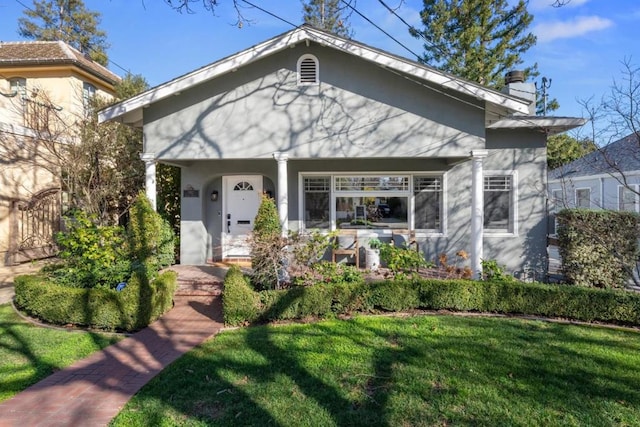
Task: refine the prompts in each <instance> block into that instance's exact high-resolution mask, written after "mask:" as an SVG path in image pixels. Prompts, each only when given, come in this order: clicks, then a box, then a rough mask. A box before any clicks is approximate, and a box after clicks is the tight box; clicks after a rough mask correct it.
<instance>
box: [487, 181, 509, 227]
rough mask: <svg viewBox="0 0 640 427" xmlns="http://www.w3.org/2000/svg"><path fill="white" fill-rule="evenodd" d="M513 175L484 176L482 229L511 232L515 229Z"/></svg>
mask: <svg viewBox="0 0 640 427" xmlns="http://www.w3.org/2000/svg"><path fill="white" fill-rule="evenodd" d="M513 181H514V177H513V175H489V176H485V177H484V229H485V230H486V231H488V232H499V233H513V232H514V230H515V196H514V183H513Z"/></svg>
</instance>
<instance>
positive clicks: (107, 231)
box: [47, 211, 131, 288]
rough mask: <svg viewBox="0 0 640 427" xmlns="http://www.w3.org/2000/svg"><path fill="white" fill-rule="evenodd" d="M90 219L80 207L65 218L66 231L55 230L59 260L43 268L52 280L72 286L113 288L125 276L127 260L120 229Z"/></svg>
mask: <svg viewBox="0 0 640 427" xmlns="http://www.w3.org/2000/svg"><path fill="white" fill-rule="evenodd" d="M94 219H95V218H94V217H91V216H88V215H87V214H86V213H84V212H82V211H74V212H73V213H72V214H71V216H68V217H66V218H65V228H66V231H63V232H59V233H57V234H56V243H57V244H58V246H59V247H60V253H59V257H60V258H61V259H62V260H63V263H62V264H60V265H55V266H51V267H49V268H48V269H47V272H48V273H50V275H51V278H52V280H53V281H55V282H56V283H58V284H61V285H65V286H69V287H73V288H93V287H106V288H115V287H116V286H117V285H118V283H120V282H122V281H126V280H128V278H129V276H130V274H131V263H130V261H129V257H128V254H127V246H126V244H125V234H124V229H122V228H121V227H117V226H99V225H97V224H96V222H95V221H94Z"/></svg>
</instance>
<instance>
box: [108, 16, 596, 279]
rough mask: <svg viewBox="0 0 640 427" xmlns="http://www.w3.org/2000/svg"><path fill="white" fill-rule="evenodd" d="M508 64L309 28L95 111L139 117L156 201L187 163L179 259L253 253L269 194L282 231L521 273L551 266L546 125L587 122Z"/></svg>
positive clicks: (557, 127)
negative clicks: (487, 66) (413, 55)
mask: <svg viewBox="0 0 640 427" xmlns="http://www.w3.org/2000/svg"><path fill="white" fill-rule="evenodd" d="M509 76H510V79H509V84H508V85H507V88H506V91H505V92H504V93H501V92H498V91H495V90H492V89H489V88H486V87H483V86H480V85H478V84H475V83H471V82H468V81H465V80H462V79H460V78H456V77H454V76H451V75H448V74H445V73H443V72H440V71H438V70H436V69H433V68H431V67H428V66H425V65H423V64H420V63H417V62H414V61H411V60H408V59H405V58H402V57H399V56H396V55H393V54H390V53H388V52H385V51H382V50H378V49H375V48H373V47H370V46H367V45H364V44H361V43H358V42H356V41H353V40H348V39H344V38H341V37H338V36H335V35H332V34H329V33H326V32H324V31H321V30H318V29H315V28H312V27H309V26H306V25H303V26H301V27H298V28H295V29H293V30H291V31H289V32H287V33H284V34H282V35H280V36H277V37H275V38H273V39H270V40H267V41H265V42H263V43H261V44H259V45H256V46H253V47H251V48H249V49H247V50H244V51H242V52H239V53H237V54H235V55H232V56H229V57H227V58H224V59H222V60H220V61H217V62H214V63H212V64H210V65H207V66H205V67H203V68H200V69H198V70H195V71H193V72H191V73H189V74H186V75H183V76H181V77H177V78H175V79H174V80H171V81H169V82H167V83H164V84H161V85H159V86H157V87H155V88H152V89H150V90H148V91H146V92H144V93H141V94H139V95H137V96H135V97H133V98H130V99H128V100H125V101H123V102H121V103H119V104H115V105H113V106H111V107H109V108H106V109H104V110H102V111H101V112H100V115H99V119H100V120H101V121H107V120H115V121H119V122H122V123H126V124H129V125H131V126H138V127H142V129H143V134H144V152H143V153H142V159H143V160H144V161H145V163H146V171H147V179H146V191H147V194H148V196H149V198H150V199H151V200H152V202H153V203H155V197H156V195H155V193H156V187H155V165H156V163H158V162H161V163H167V164H172V165H176V166H179V167H180V168H181V185H182V194H181V196H182V200H181V243H180V260H181V263H183V264H203V263H206V262H208V261H210V260H220V259H222V260H232V259H239V258H247V257H248V256H249V250H248V247H247V245H246V236H247V234H248V233H250V232H251V230H252V227H253V220H254V216H255V214H256V211H257V208H258V204H259V202H260V194H261V193H263V192H266V193H267V194H270V195H273V196H274V197H275V200H276V202H277V205H278V210H279V216H280V220H281V223H282V225H283V229H284V232H285V233H286V232H288V231H303V232H305V231H309V230H325V231H329V230H336V229H337V230H343V229H349V228H351V229H355V230H356V233H357V235H358V238H360V239H362V241H363V243H364V241H365V240H366V239H368V238H372V237H379V238H380V239H381V240H390V239H392V238H393V237H394V236H397V235H405V236H406V235H409V234H411V235H413V236H415V238H416V240H417V242H418V244H419V247H420V249H421V250H422V251H424V253H425V256H426V257H427V259H435V258H436V257H437V256H438V254H440V253H447V254H449V255H451V256H453V255H454V254H455V253H456V252H457V251H459V250H465V251H467V252H469V253H470V255H471V267H472V268H473V269H474V271H475V272H476V274H477V273H478V272H479V271H480V266H481V260H482V259H496V260H497V261H498V262H499V263H500V264H503V265H505V266H506V267H507V268H508V269H509V270H510V271H514V272H515V271H518V270H521V269H523V267H524V266H525V265H529V266H530V267H539V268H545V266H546V243H545V242H546V235H545V234H546V226H545V211H546V206H545V200H546V196H545V194H546V184H547V173H546V172H547V171H546V166H545V165H546V146H545V144H546V138H547V135H549V134H552V133H555V132H560V131H565V130H567V129H570V128H573V127H575V126H578V125H580V124H582V123H583V121H582V120H581V119H573V118H552V117H537V116H535V112H534V111H535V90H534V87H533V85H532V84H528V83H524V82H523V79H522V73H511V74H510V75H509ZM360 246H361V247H362V246H363V244H361V245H360Z"/></svg>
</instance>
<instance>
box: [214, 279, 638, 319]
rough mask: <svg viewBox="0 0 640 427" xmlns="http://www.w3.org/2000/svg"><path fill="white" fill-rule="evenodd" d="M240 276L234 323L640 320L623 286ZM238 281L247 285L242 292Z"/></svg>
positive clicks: (230, 306)
mask: <svg viewBox="0 0 640 427" xmlns="http://www.w3.org/2000/svg"><path fill="white" fill-rule="evenodd" d="M238 277H241V273H236V274H235V275H234V279H233V280H229V277H227V279H225V289H224V295H225V296H224V312H225V322H226V323H227V324H229V325H239V324H244V323H251V322H264V321H274V320H286V319H302V318H305V317H309V316H313V317H331V316H335V315H339V314H351V313H356V312H372V311H388V312H395V311H406V310H412V309H425V310H453V311H476V312H488V313H504V314H522V315H533V316H544V317H560V318H567V319H573V320H579V321H586V322H595V321H600V322H608V323H615V324H623V325H640V294H638V293H634V292H627V291H620V290H609V289H596V288H585V287H578V286H570V285H546V284H541V283H521V282H502V281H489V282H484V281H483V282H480V281H470V280H437V279H406V280H385V281H378V282H372V283H355V284H348V283H341V284H333V285H331V284H318V285H314V286H307V287H294V288H291V289H287V290H281V291H273V290H271V291H261V292H255V291H253V290H252V289H251V288H250V287H249V285H248V282H246V281H244V282H242V281H241V280H239V279H238ZM239 286H242V292H241V293H240V292H238V287H239ZM229 295H233V298H231V297H229Z"/></svg>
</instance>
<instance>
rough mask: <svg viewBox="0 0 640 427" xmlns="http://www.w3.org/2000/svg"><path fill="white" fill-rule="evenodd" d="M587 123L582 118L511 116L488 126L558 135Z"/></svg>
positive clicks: (489, 127) (490, 127) (488, 127)
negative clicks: (536, 130) (541, 131)
mask: <svg viewBox="0 0 640 427" xmlns="http://www.w3.org/2000/svg"><path fill="white" fill-rule="evenodd" d="M585 123H587V119H584V118H581V117H541V116H522V117H519V116H510V117H506V118H503V119H500V120H498V121H496V122H493V123H491V124H489V125H487V129H540V130H543V131H545V132H546V133H547V134H548V135H556V134H559V133H562V132H566V131H569V130H571V129H575V128H577V127H580V126H582V125H584V124H585Z"/></svg>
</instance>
